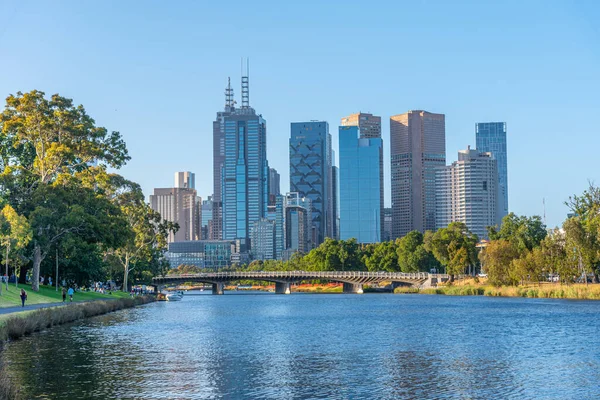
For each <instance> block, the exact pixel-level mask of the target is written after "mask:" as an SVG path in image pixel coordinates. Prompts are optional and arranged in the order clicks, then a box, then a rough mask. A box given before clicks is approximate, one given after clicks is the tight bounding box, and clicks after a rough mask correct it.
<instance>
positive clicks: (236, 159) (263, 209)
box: [213, 75, 269, 246]
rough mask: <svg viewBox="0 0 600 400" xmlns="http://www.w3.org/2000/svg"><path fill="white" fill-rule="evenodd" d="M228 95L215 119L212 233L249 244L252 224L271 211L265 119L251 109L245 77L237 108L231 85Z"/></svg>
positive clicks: (227, 91)
mask: <svg viewBox="0 0 600 400" xmlns="http://www.w3.org/2000/svg"><path fill="white" fill-rule="evenodd" d="M225 93H226V96H225V98H226V101H225V110H224V111H223V112H219V113H218V114H217V120H216V121H215V122H214V123H213V140H214V141H215V143H214V155H213V157H214V162H215V165H214V168H215V175H214V177H213V178H214V180H215V182H214V193H213V230H215V234H214V235H213V236H216V237H218V236H221V237H222V238H223V239H225V240H235V239H240V240H241V243H242V244H243V245H244V246H245V245H247V244H248V242H249V239H250V230H251V228H252V226H253V224H254V223H255V222H257V221H260V220H261V219H263V218H265V217H266V215H267V205H268V196H269V192H268V188H269V165H268V162H267V129H266V121H265V120H264V118H263V117H262V115H260V114H257V113H256V111H255V110H254V109H253V108H252V107H250V101H249V96H250V94H249V83H248V76H247V75H246V76H243V77H242V106H241V107H240V108H238V107H236V106H235V102H234V101H233V91H232V90H231V87H230V85H229V86H228V88H227V90H226V91H225ZM219 230H220V231H219Z"/></svg>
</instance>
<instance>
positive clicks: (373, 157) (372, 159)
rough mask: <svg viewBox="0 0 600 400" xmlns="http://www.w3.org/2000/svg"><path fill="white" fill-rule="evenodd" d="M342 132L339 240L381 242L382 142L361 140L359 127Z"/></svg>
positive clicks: (340, 139)
mask: <svg viewBox="0 0 600 400" xmlns="http://www.w3.org/2000/svg"><path fill="white" fill-rule="evenodd" d="M339 132H340V136H339V143H340V152H339V157H340V198H339V200H340V239H342V240H347V239H351V238H356V240H357V241H358V242H359V243H377V242H380V241H381V235H382V228H383V227H382V225H381V223H382V212H383V210H382V209H381V187H380V185H381V179H380V167H381V163H380V154H381V147H382V140H381V138H361V137H359V127H357V126H340V128H339Z"/></svg>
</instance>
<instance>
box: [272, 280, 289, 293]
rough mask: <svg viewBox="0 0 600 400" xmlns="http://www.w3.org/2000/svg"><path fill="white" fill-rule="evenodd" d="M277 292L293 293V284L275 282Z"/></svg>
mask: <svg viewBox="0 0 600 400" xmlns="http://www.w3.org/2000/svg"><path fill="white" fill-rule="evenodd" d="M275 293H276V294H290V293H292V284H291V283H289V282H275Z"/></svg>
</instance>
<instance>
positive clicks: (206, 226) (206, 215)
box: [200, 196, 213, 240]
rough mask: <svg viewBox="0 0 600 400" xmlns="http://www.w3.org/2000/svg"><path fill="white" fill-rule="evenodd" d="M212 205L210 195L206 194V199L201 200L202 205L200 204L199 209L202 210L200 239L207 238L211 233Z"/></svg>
mask: <svg viewBox="0 0 600 400" xmlns="http://www.w3.org/2000/svg"><path fill="white" fill-rule="evenodd" d="M212 206H213V201H212V196H208V199H206V200H203V201H202V206H201V210H202V214H201V221H202V222H201V225H200V226H201V228H200V229H201V230H202V231H201V236H202V237H201V239H202V240H209V239H210V238H211V237H212V235H211V232H212V218H213V214H212V209H213V208H212Z"/></svg>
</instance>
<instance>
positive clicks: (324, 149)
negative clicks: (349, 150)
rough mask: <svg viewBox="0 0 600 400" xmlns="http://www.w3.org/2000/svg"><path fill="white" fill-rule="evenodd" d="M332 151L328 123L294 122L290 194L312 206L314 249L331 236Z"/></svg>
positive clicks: (291, 137)
mask: <svg viewBox="0 0 600 400" xmlns="http://www.w3.org/2000/svg"><path fill="white" fill-rule="evenodd" d="M331 165H332V152H331V135H330V134H329V124H328V123H327V122H325V121H311V122H294V123H292V124H291V136H290V192H297V193H299V195H300V196H301V197H307V198H309V199H310V201H311V203H312V210H311V215H312V225H313V227H314V229H315V233H314V234H313V237H312V238H311V241H312V243H313V244H314V245H315V246H318V245H319V244H321V243H322V242H323V241H324V240H325V238H326V237H333V234H334V230H333V229H334V227H333V215H334V212H333V198H332V197H333V181H332V176H331V174H332V167H331Z"/></svg>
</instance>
